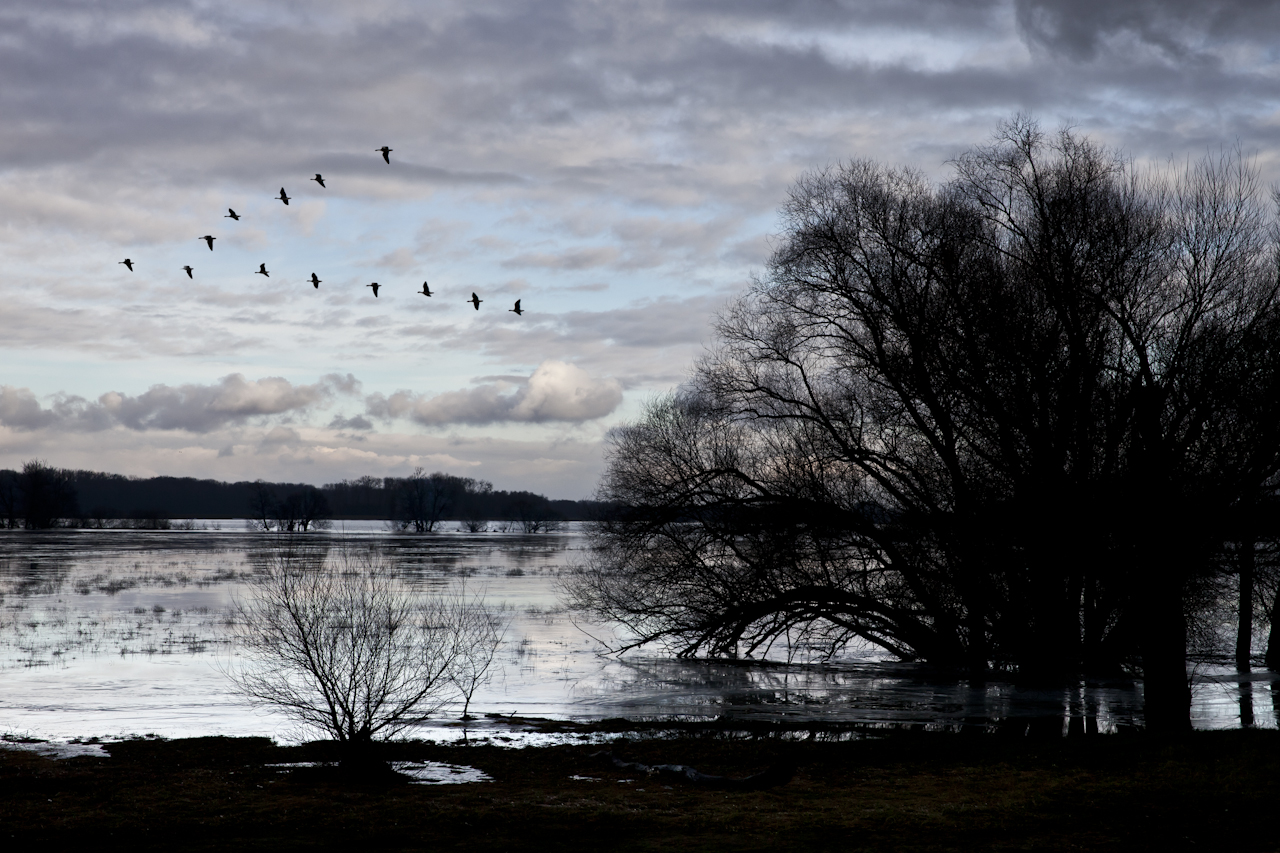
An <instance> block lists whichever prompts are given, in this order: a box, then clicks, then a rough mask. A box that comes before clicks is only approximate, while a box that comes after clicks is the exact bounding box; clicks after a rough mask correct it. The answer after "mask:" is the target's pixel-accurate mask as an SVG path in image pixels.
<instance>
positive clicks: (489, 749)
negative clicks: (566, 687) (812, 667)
mask: <svg viewBox="0 0 1280 853" xmlns="http://www.w3.org/2000/svg"><path fill="white" fill-rule="evenodd" d="M328 749H329V747H328V745H326V744H311V745H308V746H301V747H288V748H285V747H277V746H273V745H272V744H271V743H270V742H269V741H267V740H265V739H255V738H243V739H224V738H200V739H193V740H175V741H155V740H138V741H128V742H124V743H117V744H113V745H111V747H110V751H111V757H110V758H75V759H69V760H61V761H54V760H50V759H46V758H42V757H39V756H37V755H34V754H31V753H27V752H19V751H12V750H0V849H4V850H14V851H19V850H62V849H67V850H82V851H96V850H107V849H128V850H152V849H165V850H272V851H288V850H307V849H335V850H353V851H363V850H468V851H483V850H574V851H579V850H583V851H586V850H608V851H627V850H664V851H668V850H676V851H679V853H691V851H697V850H735V851H743V850H770V851H772V850H810V851H812V850H836V849H838V850H843V851H858V850H911V851H925V850H929V851H932V850H1078V849H1086V850H1117V851H1135V850H1214V851H1222V850H1280V733H1277V732H1274V731H1232V732H1205V733H1197V734H1194V735H1188V736H1186V737H1182V738H1177V739H1159V738H1154V737H1147V736H1144V735H1112V736H1093V737H1081V738H1069V739H1060V740H1046V741H1038V740H1027V739H1025V738H1003V737H997V736H991V735H973V736H967V735H954V734H940V733H915V734H912V733H897V734H893V735H890V736H886V737H881V738H877V739H861V740H854V741H848V742H834V743H833V742H822V741H809V742H803V741H800V742H797V741H793V740H790V741H789V740H783V739H779V738H769V737H764V738H754V739H753V738H744V737H742V736H740V735H739V736H733V737H730V736H727V735H724V734H718V735H716V734H708V733H703V734H697V733H684V734H678V735H674V736H670V737H667V738H660V739H646V740H639V739H631V740H621V741H618V742H616V743H615V744H614V746H613V749H614V752H615V754H616V755H617V756H618V757H619V758H621V759H625V760H628V761H633V762H641V763H645V764H661V763H679V764H685V765H690V766H693V767H695V768H697V769H698V770H700V771H702V772H704V773H710V774H717V775H727V776H732V777H742V776H747V775H750V774H753V773H756V772H760V771H764V770H768V769H769V768H775V769H777V768H782V769H783V775H785V771H786V770H787V769H790V768H793V773H792V775H791V777H790V781H787V782H785V783H784V784H780V785H777V786H775V787H770V788H767V789H764V790H734V789H722V788H717V787H706V786H699V785H693V784H688V783H682V782H678V781H675V780H673V779H669V778H665V777H659V776H643V775H638V774H637V773H635V772H627V771H625V770H621V769H619V768H617V767H615V766H614V765H613V764H612V763H610V761H609V760H608V759H607V758H604V757H601V756H600V755H594V756H593V754H595V753H599V752H600V751H601V749H602V747H601V746H599V745H580V746H578V745H575V746H557V747H541V748H527V749H506V748H501V747H497V746H490V745H474V744H473V745H471V746H436V745H432V744H421V743H405V744H394V745H391V746H390V747H389V753H392V754H393V757H395V758H396V759H403V760H409V759H426V760H433V761H443V762H448V763H452V764H466V765H470V766H472V767H476V768H479V769H481V770H483V771H485V772H486V773H488V774H489V775H490V776H492V777H493V779H494V781H493V782H488V783H480V784H470V785H449V786H424V785H408V784H403V783H400V782H398V781H397V780H395V779H379V780H376V781H372V780H368V779H365V780H363V781H361V780H353V779H351V778H348V777H346V776H344V775H343V774H342V773H341V772H340V771H339V770H338V769H336V768H313V769H310V770H295V771H281V770H279V769H275V768H271V767H268V766H267V765H269V764H275V763H281V762H293V761H308V760H321V759H324V758H327V757H330V755H329V753H328V752H327V750H328ZM574 776H579V777H593V778H594V781H592V780H589V779H574V778H572V777H574Z"/></svg>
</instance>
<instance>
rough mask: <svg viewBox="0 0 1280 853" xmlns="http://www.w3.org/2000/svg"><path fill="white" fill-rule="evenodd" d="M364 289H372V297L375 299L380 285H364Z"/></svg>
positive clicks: (375, 283)
mask: <svg viewBox="0 0 1280 853" xmlns="http://www.w3.org/2000/svg"><path fill="white" fill-rule="evenodd" d="M365 287H372V288H373V295H374V296H375V297H376V296H377V295H378V288H379V287H381V285H380V284H378V283H377V282H376V281H375V282H374V283H373V284H366V285H365Z"/></svg>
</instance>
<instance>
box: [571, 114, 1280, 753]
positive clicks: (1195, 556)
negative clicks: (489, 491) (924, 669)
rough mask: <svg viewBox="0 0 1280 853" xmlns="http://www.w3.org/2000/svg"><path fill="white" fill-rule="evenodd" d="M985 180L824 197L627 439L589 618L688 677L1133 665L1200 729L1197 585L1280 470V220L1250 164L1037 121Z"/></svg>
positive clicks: (874, 170) (973, 156) (844, 170)
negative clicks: (1162, 159) (1143, 147)
mask: <svg viewBox="0 0 1280 853" xmlns="http://www.w3.org/2000/svg"><path fill="white" fill-rule="evenodd" d="M954 165H955V168H956V177H955V178H954V179H953V180H952V181H951V182H949V183H947V184H945V185H942V186H933V185H931V184H930V183H928V182H927V181H926V180H925V179H924V178H923V177H921V176H920V175H918V174H916V173H914V172H911V171H909V170H907V171H904V170H894V169H887V168H884V167H881V166H879V165H877V164H874V163H868V162H856V163H851V164H849V165H846V166H843V167H839V168H832V169H826V170H822V171H819V172H815V173H812V174H809V175H807V176H805V177H803V178H802V179H801V180H800V181H798V182H797V184H796V186H795V187H794V188H793V190H792V193H791V197H790V199H789V200H788V202H787V204H786V205H785V206H784V208H783V219H784V228H783V234H782V239H781V241H780V245H779V247H778V249H777V251H776V252H775V253H774V255H773V257H772V259H771V260H770V263H769V266H768V271H767V275H765V276H764V277H763V278H762V279H761V280H759V281H757V282H756V283H755V284H754V285H753V286H752V287H751V288H750V289H749V290H748V291H747V293H746V294H745V295H743V296H742V297H741V298H740V299H738V300H737V301H736V302H735V303H734V304H733V305H732V306H731V307H730V308H729V309H728V310H727V311H726V312H725V313H724V314H723V315H722V317H721V319H720V322H719V325H718V332H719V339H720V340H719V342H718V344H717V345H716V346H715V347H714V348H713V349H712V350H711V351H710V352H709V353H708V355H707V356H706V357H705V358H704V359H703V360H702V361H701V362H700V363H699V365H698V367H697V370H696V372H695V376H694V378H693V379H692V380H691V382H690V383H689V384H688V385H687V386H686V387H685V388H683V389H682V390H681V391H680V392H678V393H677V394H675V395H673V396H671V397H669V398H665V399H663V400H660V401H657V402H655V403H654V404H652V405H651V406H650V408H649V410H648V412H647V413H646V415H645V416H644V417H643V418H642V419H641V420H640V421H639V422H637V423H635V424H632V425H630V426H627V427H623V428H621V429H619V430H617V431H615V433H614V434H613V436H612V439H611V447H610V454H609V460H608V469H607V472H606V475H605V477H604V479H603V481H602V485H601V489H600V493H599V498H600V499H601V500H604V501H609V502H612V503H615V504H617V505H619V506H621V507H622V508H623V509H622V511H621V512H620V513H619V514H618V516H617V517H616V518H614V519H612V520H609V521H606V522H603V523H601V524H599V525H598V526H597V527H596V528H595V531H594V534H593V536H594V538H593V549H594V561H593V563H592V565H591V566H590V567H588V569H587V570H586V571H585V572H583V573H582V574H581V575H580V576H579V577H578V578H577V579H576V580H575V582H574V584H573V594H574V597H575V603H576V604H578V605H579V606H581V607H584V608H586V609H589V610H592V611H594V612H595V613H597V614H598V615H602V616H606V617H610V618H613V619H617V620H619V621H621V622H623V623H624V624H626V625H627V626H628V627H630V628H631V630H632V631H633V632H634V634H635V639H636V642H652V641H661V642H666V643H668V644H669V645H671V646H672V647H673V648H675V650H676V651H677V652H679V653H682V654H697V653H711V654H720V655H725V654H729V655H732V654H750V653H759V652H760V651H761V650H763V649H764V648H766V647H768V646H769V644H770V643H772V642H776V641H778V640H780V639H783V638H795V637H797V636H799V637H801V638H802V640H803V641H805V642H809V643H814V642H819V643H822V644H825V645H826V647H827V648H828V649H833V648H838V647H839V646H840V645H841V644H842V643H844V642H847V641H849V640H851V639H854V638H861V639H863V640H866V641H870V642H872V643H875V644H877V645H880V646H882V647H884V648H886V649H889V650H890V651H892V652H894V653H896V654H899V655H901V656H903V657H915V658H924V659H927V660H930V661H933V662H935V663H939V664H943V665H947V666H953V667H957V668H963V669H965V670H967V671H968V672H969V674H970V675H971V677H975V678H981V677H982V676H983V674H984V673H985V672H987V671H988V670H989V669H990V668H991V667H997V668H1001V669H1012V670H1016V671H1018V672H1022V673H1026V674H1037V675H1040V676H1055V677H1064V676H1071V675H1078V674H1080V673H1082V672H1114V671H1116V670H1118V669H1120V668H1124V667H1133V668H1135V669H1139V670H1141V672H1142V674H1143V675H1144V677H1145V680H1146V696H1147V701H1148V709H1147V717H1148V722H1149V725H1151V726H1152V727H1154V728H1180V727H1183V726H1185V725H1186V724H1187V722H1188V719H1189V717H1188V714H1189V690H1188V687H1187V680H1186V667H1185V661H1186V651H1185V650H1186V638H1187V623H1186V615H1187V607H1186V592H1187V589H1188V587H1189V586H1191V585H1194V584H1195V583H1196V581H1197V579H1198V578H1200V577H1202V576H1203V575H1204V574H1205V573H1207V572H1211V571H1213V567H1214V566H1215V565H1216V561H1215V555H1217V554H1218V553H1220V552H1221V549H1222V546H1223V542H1224V541H1225V539H1226V538H1227V537H1228V536H1233V535H1240V531H1239V530H1238V524H1233V523H1230V522H1232V520H1233V519H1235V520H1238V518H1237V516H1238V515H1239V512H1240V511H1241V510H1242V509H1243V508H1246V507H1248V506H1251V505H1253V504H1254V503H1256V502H1257V501H1259V500H1261V499H1262V497H1263V496H1264V495H1266V494H1267V493H1269V492H1270V491H1271V490H1272V489H1273V487H1274V486H1275V483H1276V475H1277V470H1280V299H1278V298H1277V273H1276V271H1277V254H1276V234H1275V225H1274V223H1275V217H1274V215H1273V213H1272V212H1271V210H1269V209H1268V206H1267V205H1266V203H1265V200H1264V199H1263V198H1262V195H1261V193H1260V191H1259V187H1258V185H1257V180H1256V175H1255V173H1254V172H1253V171H1252V170H1251V169H1250V167H1249V165H1248V164H1247V163H1246V162H1245V161H1244V160H1243V159H1242V158H1241V157H1239V156H1238V155H1232V154H1228V155H1224V156H1221V157H1211V158H1207V159H1205V160H1203V161H1201V162H1199V163H1197V164H1193V165H1189V166H1188V167H1186V168H1184V169H1179V170H1173V169H1170V170H1166V171H1163V172H1160V171H1144V170H1141V169H1138V168H1136V167H1135V166H1134V165H1133V164H1132V163H1131V162H1130V161H1128V160H1126V159H1125V158H1123V157H1121V156H1119V155H1118V154H1116V153H1114V152H1110V151H1107V150H1105V149H1103V148H1101V147H1099V146H1097V145H1094V144H1092V143H1090V142H1089V141H1088V140H1087V139H1083V138H1081V137H1080V136H1078V135H1077V134H1075V133H1074V132H1072V131H1070V130H1064V131H1062V132H1059V133H1057V134H1046V133H1043V132H1042V131H1041V130H1040V128H1039V127H1038V126H1037V125H1036V124H1035V123H1034V122H1031V121H1027V120H1022V119H1018V120H1015V121H1013V122H1010V123H1008V124H1006V125H1004V126H1002V128H1001V129H1000V131H999V132H998V134H997V136H996V139H995V140H994V142H993V143H992V144H991V145H989V146H985V147H981V148H977V149H974V150H972V151H970V152H968V153H966V154H965V155H963V156H961V157H960V158H958V159H957V160H956V161H955V163H954ZM1233 531H1234V532H1233Z"/></svg>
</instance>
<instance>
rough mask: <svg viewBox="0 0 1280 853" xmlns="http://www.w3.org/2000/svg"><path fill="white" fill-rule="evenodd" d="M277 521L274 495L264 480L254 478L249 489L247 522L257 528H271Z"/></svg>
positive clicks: (277, 515)
mask: <svg viewBox="0 0 1280 853" xmlns="http://www.w3.org/2000/svg"><path fill="white" fill-rule="evenodd" d="M278 521H279V513H278V512H277V510H276V497H275V495H274V494H272V491H271V485H270V484H269V483H267V482H266V481H265V480H255V481H254V482H253V483H252V484H251V486H250V491H249V522H250V523H251V524H252V525H253V526H255V527H257V528H258V529H259V530H271V529H272V528H274V527H275V526H276V524H277V522H278Z"/></svg>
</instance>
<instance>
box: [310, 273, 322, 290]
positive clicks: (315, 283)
mask: <svg viewBox="0 0 1280 853" xmlns="http://www.w3.org/2000/svg"><path fill="white" fill-rule="evenodd" d="M322 281H324V279H321V278H316V274H315V273H312V274H311V284H312V286H313V287H315V289H316V290H319V289H320V282H322Z"/></svg>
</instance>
